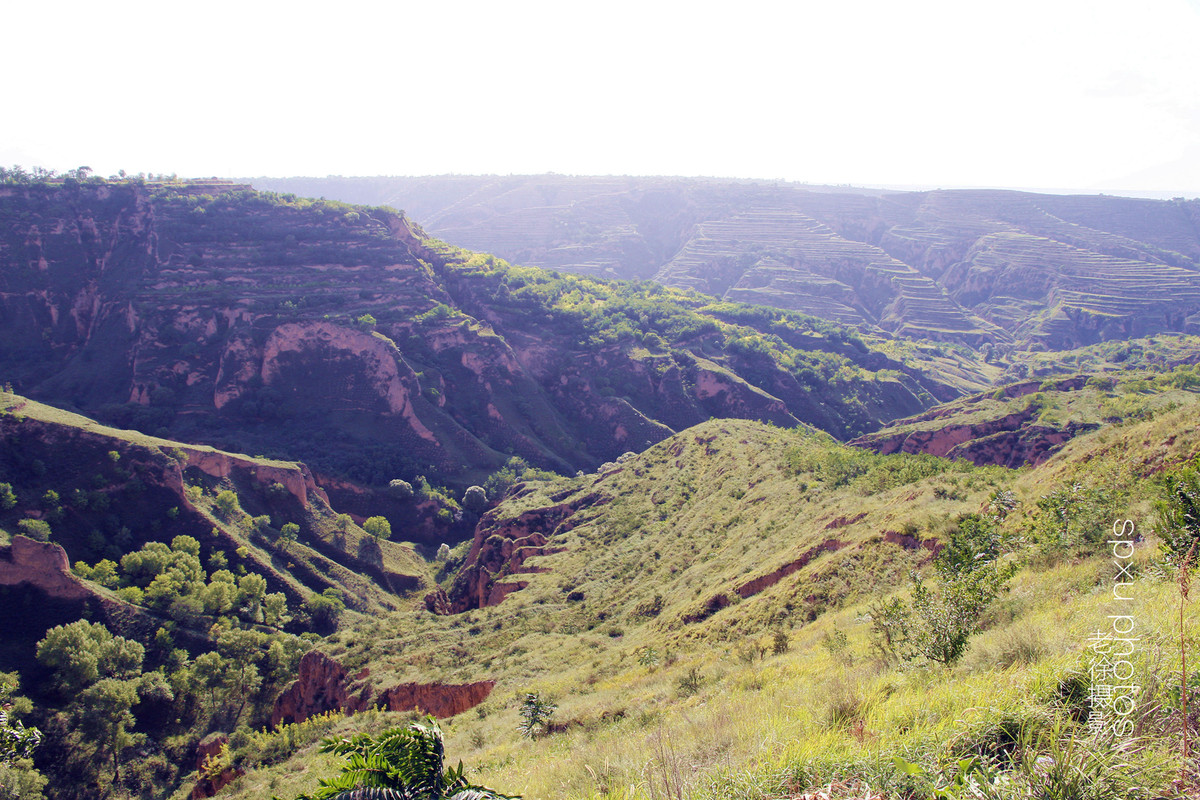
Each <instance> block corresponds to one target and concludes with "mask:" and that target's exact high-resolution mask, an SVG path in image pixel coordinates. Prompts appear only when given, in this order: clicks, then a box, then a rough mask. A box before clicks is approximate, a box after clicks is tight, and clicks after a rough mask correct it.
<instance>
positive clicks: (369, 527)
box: [363, 517, 392, 542]
mask: <svg viewBox="0 0 1200 800" xmlns="http://www.w3.org/2000/svg"><path fill="white" fill-rule="evenodd" d="M363 530H364V531H366V532H367V533H369V534H371V536H373V537H374V538H375V541H377V542H379V541H387V540H388V539H391V538H392V523H390V522H388V521H387V519H386V518H385V517H369V518H368V519H367V521H366V522H364V523H363Z"/></svg>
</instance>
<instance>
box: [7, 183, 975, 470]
mask: <svg viewBox="0 0 1200 800" xmlns="http://www.w3.org/2000/svg"><path fill="white" fill-rule="evenodd" d="M0 217H4V218H6V219H11V220H12V221H13V224H12V225H11V226H9V227H7V228H6V229H5V230H4V231H3V232H2V233H0V335H3V336H4V337H5V341H6V343H10V346H8V347H6V348H5V349H4V351H3V352H0V374H2V375H3V376H4V377H5V379H7V380H12V382H13V383H14V385H15V388H16V389H17V391H19V392H22V393H24V394H27V395H29V396H31V397H34V398H38V399H41V398H44V399H47V400H51V401H53V402H57V403H64V404H70V405H73V406H74V407H77V408H79V409H81V410H83V411H84V412H85V413H88V414H91V415H95V416H99V417H101V418H102V419H103V420H104V421H106V422H110V423H112V424H114V425H116V426H119V427H126V428H136V429H138V430H142V431H145V432H148V433H154V434H157V435H163V436H167V437H170V438H176V439H185V440H190V441H204V442H206V443H209V444H212V445H214V446H216V447H218V448H220V449H223V450H230V451H240V452H251V453H262V452H269V453H279V454H285V455H286V457H288V458H290V459H294V460H298V461H304V462H306V463H309V464H311V465H313V467H314V468H315V469H317V470H319V471H320V472H322V473H323V474H328V475H331V476H335V477H337V478H339V479H342V480H346V479H349V480H350V481H353V482H356V483H360V484H362V483H366V484H373V485H377V486H379V485H386V483H387V481H388V480H390V479H392V478H395V477H406V478H408V479H412V478H413V477H415V476H416V475H419V474H429V475H430V476H431V477H434V478H438V477H440V478H441V479H442V480H447V479H449V480H453V481H467V480H478V479H479V478H480V477H481V476H482V475H485V474H487V473H488V472H491V471H493V470H494V469H496V468H497V467H499V466H500V465H502V464H503V463H504V462H505V461H506V460H507V459H508V458H509V456H510V455H517V456H521V457H523V458H525V459H526V460H528V461H529V462H531V463H533V464H536V465H539V466H543V467H548V468H551V469H554V470H556V471H558V472H562V473H571V472H574V471H576V470H578V469H592V468H595V467H596V466H597V465H599V464H600V463H603V462H604V461H608V460H611V459H613V458H615V457H617V456H618V455H620V454H621V453H622V452H625V451H627V450H635V451H637V450H642V449H644V448H646V447H648V446H650V445H652V444H654V443H656V442H658V441H661V440H662V439H663V438H666V437H667V436H670V435H671V434H672V433H674V432H675V431H679V430H682V429H684V428H686V427H689V426H691V425H694V424H697V423H699V422H702V421H704V420H706V419H709V418H711V417H740V418H752V419H760V420H764V421H770V422H773V423H776V424H780V425H789V426H790V425H795V424H796V423H797V422H798V421H803V422H809V423H811V424H814V425H816V426H817V427H820V428H823V429H825V430H828V431H830V432H832V433H834V434H835V435H839V436H841V435H849V434H852V433H859V432H862V431H864V430H871V429H873V428H875V427H878V425H879V424H880V423H881V422H882V421H883V420H885V419H888V418H891V417H892V416H895V415H896V414H897V413H900V414H904V413H911V412H912V411H916V410H920V409H922V408H925V407H928V405H929V400H928V398H929V396H930V395H931V394H932V395H933V396H937V397H944V395H945V393H946V392H947V391H949V392H950V393H951V394H953V390H950V389H948V388H947V387H946V386H943V385H942V384H940V383H939V382H938V381H937V380H936V379H932V378H929V377H928V376H910V377H911V380H910V381H908V382H907V383H906V382H895V381H893V382H890V383H889V382H887V381H881V382H878V383H879V385H878V386H876V385H874V383H872V382H869V381H865V382H862V383H861V385H860V387H859V390H858V391H856V393H854V394H851V393H847V392H845V391H843V390H842V389H840V388H838V387H835V386H832V385H829V382H828V381H821V382H819V385H815V384H811V383H810V384H804V383H801V382H800V381H799V380H798V379H797V378H796V377H795V376H794V375H793V374H792V373H791V372H790V371H789V370H788V369H786V368H783V367H781V366H780V365H779V364H778V363H776V362H775V361H773V360H772V359H771V357H770V356H769V355H768V356H763V355H762V354H761V353H736V352H733V351H732V350H729V351H727V350H726V349H725V342H724V337H723V335H722V334H721V333H719V332H716V331H715V326H710V328H709V329H708V332H706V333H703V334H698V335H696V336H693V337H691V338H688V339H687V340H686V341H685V342H682V341H681V342H668V343H666V345H665V346H661V347H660V346H658V345H656V346H655V347H651V348H643V347H637V346H636V344H637V343H636V342H633V343H632V344H631V343H630V342H628V341H626V342H622V343H614V342H612V341H611V340H610V339H609V340H599V339H597V338H596V337H591V336H589V335H588V334H587V332H586V330H585V328H581V327H580V325H579V324H578V320H577V319H575V318H573V317H572V316H571V315H570V314H567V315H562V314H559V313H557V312H555V311H554V310H553V309H552V308H551V306H550V305H548V304H547V302H548V301H546V300H545V299H544V298H542V299H534V300H530V301H526V300H523V299H520V298H516V297H515V295H516V294H517V293H519V291H520V286H519V283H515V282H514V283H513V286H512V287H511V288H510V287H509V286H508V285H507V284H505V285H503V286H497V284H496V281H495V280H493V279H492V278H490V277H488V276H487V275H482V276H481V275H480V274H478V273H476V272H473V271H472V270H470V269H463V268H462V266H461V263H460V261H458V260H456V259H459V258H460V256H459V255H456V254H455V253H454V252H451V251H447V250H445V249H444V248H439V247H438V246H435V245H434V244H432V243H431V242H430V240H428V239H426V238H425V236H424V234H423V233H422V232H421V230H420V229H419V228H417V227H416V226H415V225H413V224H412V223H410V222H409V221H408V220H407V219H406V218H404V217H403V216H402V215H399V214H397V213H395V212H391V211H388V210H386V209H366V208H358V209H354V210H350V209H348V208H347V207H346V206H341V205H335V204H326V203H321V202H316V201H289V200H285V199H282V198H278V197H275V198H272V197H266V196H262V195H257V194H255V193H253V192H250V191H247V190H244V188H243V187H236V186H220V185H212V186H210V185H207V184H203V185H199V184H198V185H196V186H191V185H181V186H177V187H162V186H160V187H139V186H134V185H127V184H115V185H105V186H81V187H75V188H73V189H70V190H68V189H67V188H63V187H57V188H56V187H53V186H46V187H31V188H25V189H19V190H18V189H6V190H5V191H4V193H3V194H0ZM539 297H540V296H539ZM872 302H876V301H874V300H873V301H872ZM887 302H888V301H887V299H886V298H884V297H882V296H881V297H880V298H878V304H882V305H880V308H883V307H884V306H885V305H886V304H887ZM638 324H639V325H641V324H642V322H641V321H639V322H638ZM813 342H814V343H820V346H822V347H826V348H828V347H834V345H831V344H830V343H829V342H828V340H821V339H820V337H816V338H814V339H813ZM845 354H846V355H847V356H848V357H849V358H850V359H851V360H852V361H853V360H855V359H857V360H858V361H860V362H863V360H864V359H867V358H868V357H871V358H876V359H879V358H882V355H881V354H879V353H866V354H864V353H860V352H857V351H855V350H854V349H853V348H850V349H848V350H846V351H845ZM885 360H886V359H885ZM863 363H865V362H863ZM884 366H887V367H888V368H889V369H890V368H892V366H891V365H883V364H880V365H879V366H877V367H872V369H875V368H883V367H884ZM897 366H898V365H897ZM464 473H465V474H466V476H467V477H465V478H464ZM451 476H453V477H451ZM288 485H289V487H290V488H293V489H296V490H298V488H299V485H298V484H296V485H292V484H290V483H289V484H288ZM306 491H309V492H311V491H312V489H311V487H308V488H307V489H306Z"/></svg>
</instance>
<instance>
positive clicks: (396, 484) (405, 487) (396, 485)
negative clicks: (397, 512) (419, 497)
mask: <svg viewBox="0 0 1200 800" xmlns="http://www.w3.org/2000/svg"><path fill="white" fill-rule="evenodd" d="M388 492H390V493H391V494H392V496H394V497H398V498H400V499H401V500H407V499H408V498H410V497H412V496H413V487H412V484H411V483H409V482H408V481H402V480H400V479H399V478H396V479H395V480H392V481H388Z"/></svg>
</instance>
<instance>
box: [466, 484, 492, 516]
mask: <svg viewBox="0 0 1200 800" xmlns="http://www.w3.org/2000/svg"><path fill="white" fill-rule="evenodd" d="M487 503H488V499H487V492H485V491H484V489H483V487H482V486H471V487H468V488H467V491H466V494H464V495H463V499H462V507H463V508H465V509H466V510H467V511H473V512H475V513H476V514H479V513H481V512H482V511H483V510H484V509H485V508H487Z"/></svg>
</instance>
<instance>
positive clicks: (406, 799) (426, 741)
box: [297, 717, 518, 800]
mask: <svg viewBox="0 0 1200 800" xmlns="http://www.w3.org/2000/svg"><path fill="white" fill-rule="evenodd" d="M321 752H323V753H332V754H334V755H338V756H342V757H344V758H345V759H346V764H345V765H344V766H343V767H342V773H341V774H340V775H338V776H337V777H336V778H333V779H332V780H322V781H321V784H320V788H319V789H317V791H316V792H314V793H313V794H311V795H307V794H305V795H300V797H298V798H297V800H355V799H356V798H361V799H362V800H365V799H366V798H377V799H378V800H518V798H517V797H512V796H509V795H504V794H500V793H499V792H497V791H496V790H494V789H489V788H487V787H485V786H475V785H472V784H470V783H469V782H468V781H467V779H466V775H465V774H464V773H465V770H464V769H463V765H462V762H459V764H458V766H457V767H451V768H450V769H446V768H445V765H444V762H445V747H444V745H443V743H442V731H441V729H440V728H438V724H437V722H436V721H434V719H433V717H427V718H426V720H425V723H424V724H422V723H417V722H414V723H412V724H411V725H409V726H408V727H406V728H392V729H391V730H387V731H384V732H383V733H381V734H380V735H379V738H374V737H372V736H370V735H368V734H365V733H360V734H358V735H357V736H355V737H353V738H350V739H347V738H342V739H326V740H325V741H324V742H323V743H322V745H321Z"/></svg>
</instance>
